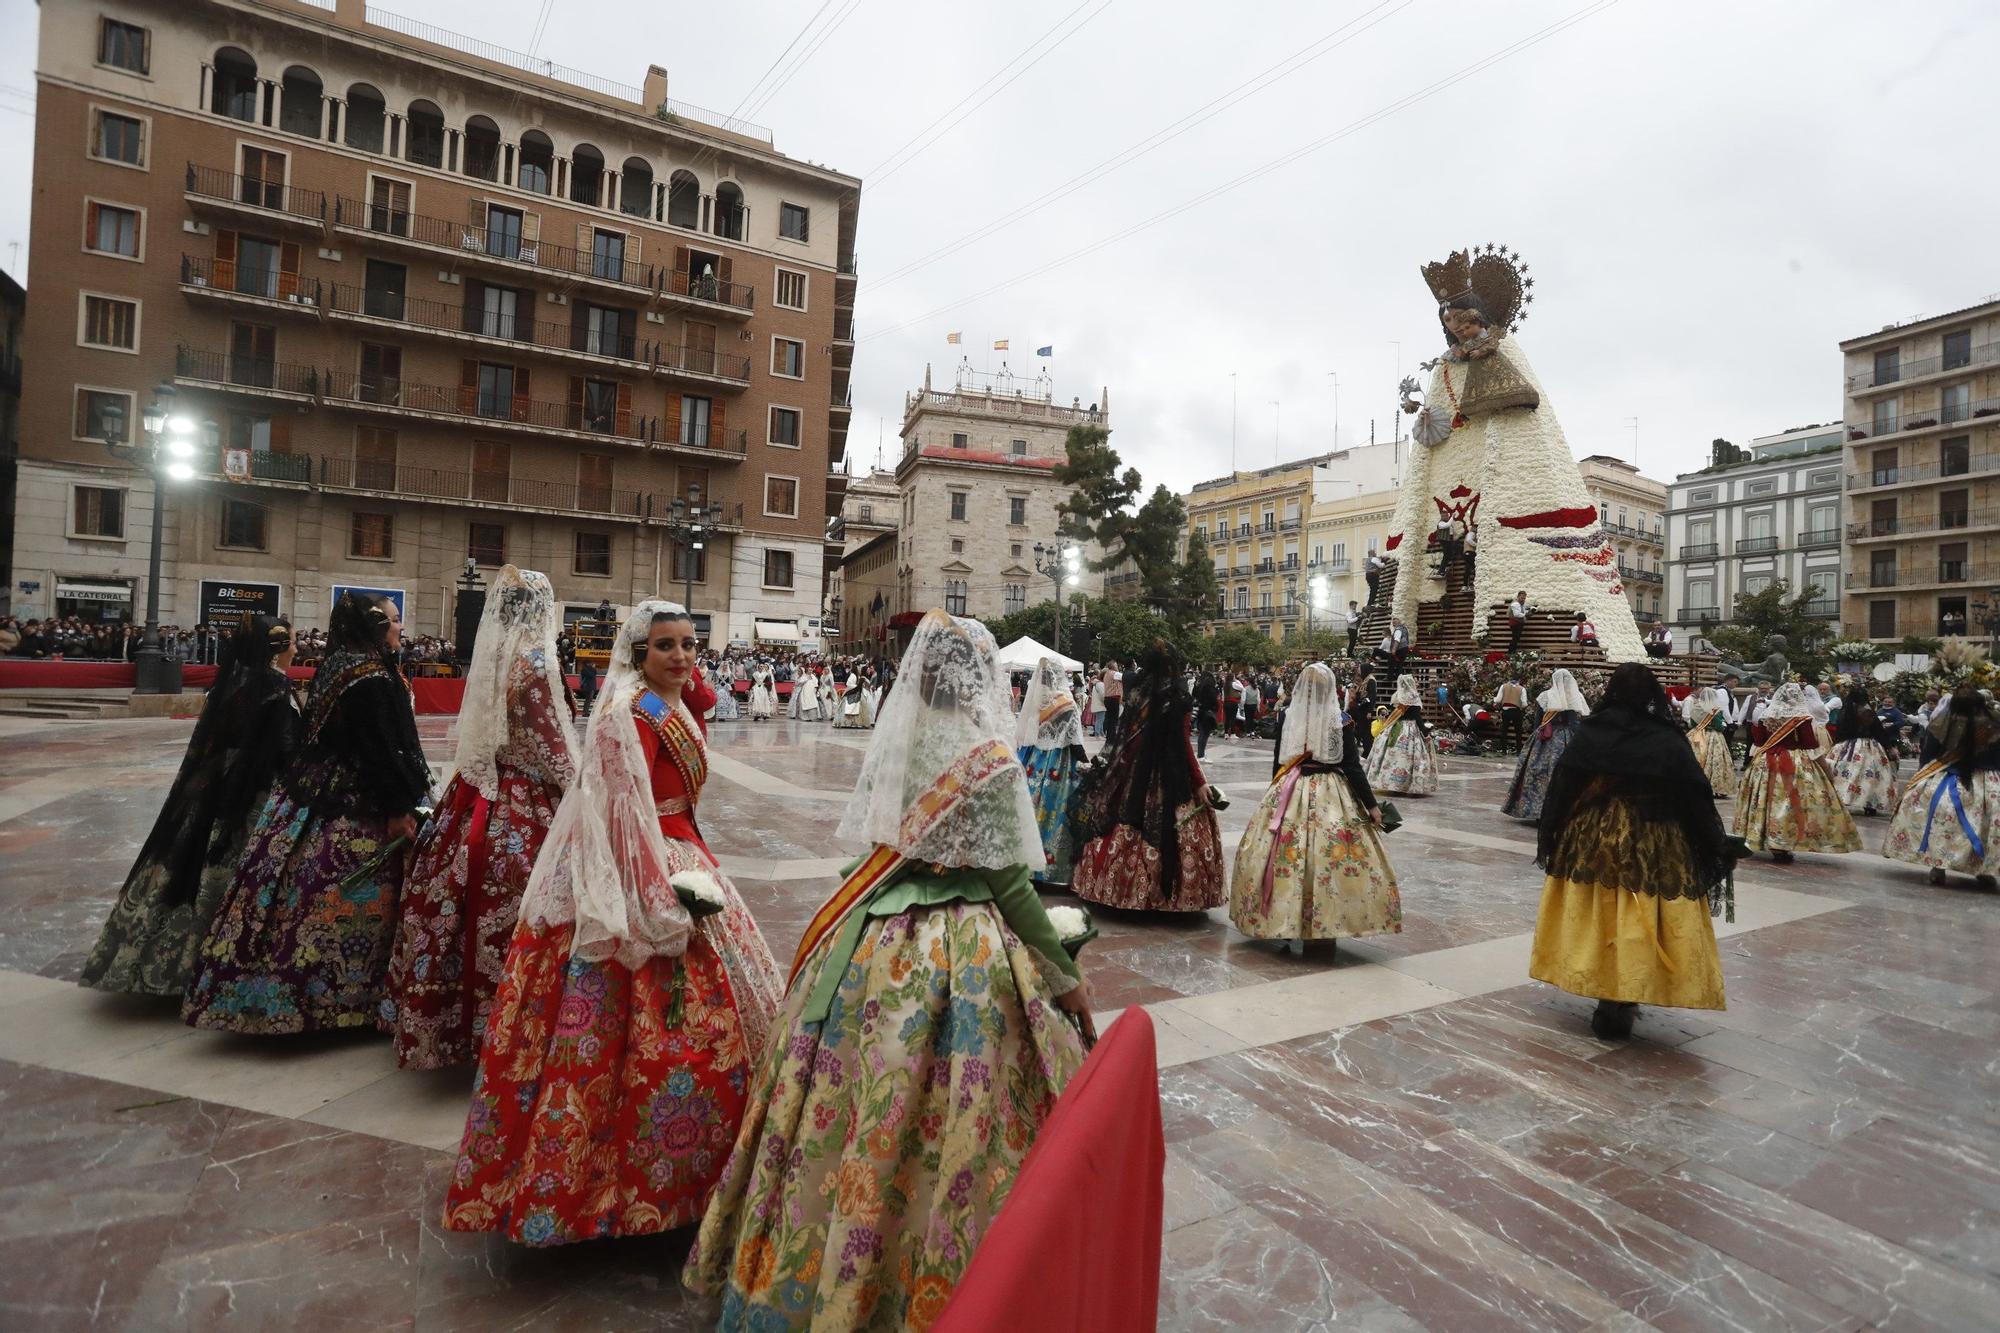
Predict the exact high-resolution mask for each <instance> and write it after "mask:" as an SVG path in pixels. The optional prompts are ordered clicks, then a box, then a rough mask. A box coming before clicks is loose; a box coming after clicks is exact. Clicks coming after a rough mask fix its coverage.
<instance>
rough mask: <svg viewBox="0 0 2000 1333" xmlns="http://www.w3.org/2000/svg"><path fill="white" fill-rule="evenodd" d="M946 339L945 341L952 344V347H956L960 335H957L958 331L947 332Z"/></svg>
mask: <svg viewBox="0 0 2000 1333" xmlns="http://www.w3.org/2000/svg"><path fill="white" fill-rule="evenodd" d="M944 340H945V342H946V343H947V344H948V345H950V346H952V347H956V346H958V335H957V334H956V333H947V334H945V335H944Z"/></svg>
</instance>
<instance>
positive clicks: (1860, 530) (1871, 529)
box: [1847, 509, 2000, 541]
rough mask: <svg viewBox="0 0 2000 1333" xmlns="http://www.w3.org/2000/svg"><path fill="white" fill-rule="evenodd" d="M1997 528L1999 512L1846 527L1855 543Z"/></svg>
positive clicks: (1958, 512) (1958, 513)
mask: <svg viewBox="0 0 2000 1333" xmlns="http://www.w3.org/2000/svg"><path fill="white" fill-rule="evenodd" d="M1996 524H2000V509H1979V510H1969V509H1957V510H1952V511H1951V512H1949V513H1943V514H1937V515H1931V514H1918V515H1911V516H1909V517H1907V518H1871V519H1868V520H1866V521H1864V522H1861V523H1850V524H1848V525H1847V535H1848V537H1849V538H1851V539H1853V540H1855V541H1866V540H1868V539H1869V538H1871V537H1915V536H1921V535H1923V534H1925V533H1932V532H1960V531H1963V530H1965V529H1967V528H1984V527H1991V526H1994V525H1996Z"/></svg>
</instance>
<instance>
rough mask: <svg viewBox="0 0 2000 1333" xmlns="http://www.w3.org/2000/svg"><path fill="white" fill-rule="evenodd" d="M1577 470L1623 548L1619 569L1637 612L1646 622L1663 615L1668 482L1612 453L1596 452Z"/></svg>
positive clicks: (1608, 532) (1608, 531)
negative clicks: (1651, 475)
mask: <svg viewBox="0 0 2000 1333" xmlns="http://www.w3.org/2000/svg"><path fill="white" fill-rule="evenodd" d="M1576 470H1577V471H1578V472H1580V473H1582V474H1583V488H1584V489H1585V490H1586V491H1588V492H1589V493H1590V499H1591V502H1592V503H1593V504H1595V505H1596V506H1597V512H1598V515H1599V519H1600V522H1602V524H1603V526H1604V533H1605V535H1606V536H1607V537H1609V538H1611V545H1612V547H1613V549H1614V550H1616V552H1617V553H1618V575H1619V578H1620V580H1621V581H1622V582H1623V583H1624V585H1625V598H1626V600H1627V601H1629V602H1630V603H1631V604H1632V616H1633V618H1634V619H1636V620H1637V621H1638V622H1639V623H1640V624H1641V625H1649V624H1651V623H1652V622H1654V621H1656V620H1659V619H1661V618H1662V617H1663V616H1664V615H1665V614H1666V604H1665V589H1666V581H1667V573H1666V559H1667V521H1666V510H1667V484H1666V483H1665V482H1664V481H1655V480H1654V479H1653V478H1651V477H1648V476H1644V475H1642V474H1641V473H1640V471H1639V469H1638V468H1637V467H1635V466H1634V465H1633V464H1631V463H1628V462H1626V461H1625V460H1624V459H1622V458H1613V457H1612V456H1611V455H1609V454H1592V455H1590V457H1588V458H1585V459H1583V460H1582V461H1580V462H1579V463H1578V464H1577V465H1576Z"/></svg>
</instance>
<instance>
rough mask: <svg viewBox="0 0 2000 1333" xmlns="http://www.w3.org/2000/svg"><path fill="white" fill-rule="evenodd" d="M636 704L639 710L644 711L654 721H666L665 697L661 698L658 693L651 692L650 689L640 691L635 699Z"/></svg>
mask: <svg viewBox="0 0 2000 1333" xmlns="http://www.w3.org/2000/svg"><path fill="white" fill-rule="evenodd" d="M636 706H637V707H638V709H639V711H640V712H642V713H644V714H645V715H646V716H647V717H650V718H651V719H653V721H655V722H664V721H666V718H667V701H666V700H665V699H662V698H661V697H660V696H659V695H657V694H655V693H653V692H652V691H651V690H643V691H641V692H640V694H639V698H638V699H637V700H636Z"/></svg>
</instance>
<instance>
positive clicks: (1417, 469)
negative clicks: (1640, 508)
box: [1387, 245, 1646, 662]
mask: <svg viewBox="0 0 2000 1333" xmlns="http://www.w3.org/2000/svg"><path fill="white" fill-rule="evenodd" d="M1519 261H1520V257H1519V256H1518V255H1515V254H1513V253H1510V252H1509V251H1507V250H1505V249H1502V248H1500V247H1497V246H1492V245H1488V246H1486V247H1484V248H1483V249H1480V250H1476V251H1464V250H1460V251H1458V252H1456V253H1454V254H1453V255H1452V256H1451V257H1450V258H1449V259H1447V260H1445V261H1444V262H1443V263H1438V264H1426V265H1425V266H1424V269H1423V274H1424V281H1425V282H1426V283H1427V284H1428V285H1429V286H1430V289H1431V295H1432V296H1433V297H1434V298H1435V299H1436V301H1437V308H1438V323H1439V325H1440V326H1441V327H1442V329H1443V332H1444V337H1445V352H1444V355H1442V356H1440V357H1439V358H1438V359H1437V360H1436V361H1433V362H1430V363H1429V364H1428V366H1427V368H1428V369H1429V370H1430V371H1431V381H1430V388H1429V389H1428V390H1427V391H1426V392H1425V394H1424V398H1423V401H1422V402H1421V403H1419V402H1418V401H1417V399H1416V397H1415V387H1416V386H1415V383H1414V381H1405V384H1404V394H1405V397H1404V403H1403V407H1404V409H1405V410H1406V411H1409V412H1413V413H1416V415H1417V420H1416V423H1415V424H1414V426H1413V427H1412V430H1411V434H1412V435H1413V436H1414V437H1415V438H1416V440H1417V441H1418V447H1417V448H1415V449H1414V450H1413V452H1412V457H1411V459H1410V463H1409V466H1408V468H1407V470H1406V475H1405V476H1404V479H1403V487H1402V494H1401V496H1400V497H1399V499H1398V501H1397V505H1396V515H1395V519H1394V520H1393V522H1392V524H1391V527H1390V535H1389V539H1388V543H1387V546H1388V552H1389V554H1390V555H1391V556H1392V557H1394V558H1395V559H1396V560H1397V562H1398V568H1397V575H1396V588H1395V599H1394V602H1393V603H1392V605H1391V607H1390V613H1391V614H1392V615H1394V616H1397V617H1399V618H1401V619H1402V620H1403V621H1404V623H1406V624H1411V625H1414V624H1416V623H1417V621H1418V616H1417V609H1418V606H1419V605H1420V604H1421V603H1422V602H1425V601H1431V600H1436V599H1438V598H1440V597H1442V596H1443V595H1444V591H1445V588H1444V584H1443V583H1442V582H1441V581H1440V579H1439V577H1438V576H1437V575H1435V574H1433V573H1432V571H1431V568H1430V562H1429V561H1427V560H1425V559H1424V555H1425V544H1426V543H1427V542H1428V541H1429V540H1430V534H1431V533H1432V532H1433V531H1434V530H1435V529H1436V527H1437V526H1438V525H1439V523H1440V522H1443V523H1450V522H1451V521H1453V520H1457V521H1459V522H1462V523H1463V524H1464V525H1465V527H1466V529H1467V530H1468V531H1470V532H1471V533H1472V534H1473V535H1474V537H1473V539H1474V541H1475V542H1476V544H1477V547H1478V551H1479V557H1478V560H1477V562H1476V565H1475V567H1474V582H1473V606H1474V607H1475V615H1474V625H1475V628H1476V629H1483V628H1484V626H1485V621H1486V613H1487V612H1488V611H1489V610H1492V609H1495V608H1498V607H1500V606H1503V605H1504V604H1506V603H1507V602H1508V601H1509V600H1510V599H1512V597H1513V596H1514V594H1515V593H1516V592H1517V591H1519V590H1520V589H1523V588H1525V589H1527V590H1528V600H1529V601H1530V602H1531V603H1532V604H1534V606H1535V607H1536V608H1537V611H1538V612H1548V611H1558V612H1562V613H1566V615H1573V614H1574V613H1575V612H1579V611H1581V612H1583V613H1584V615H1585V616H1586V617H1587V618H1588V619H1589V620H1590V621H1591V623H1592V624H1593V625H1595V627H1596V629H1597V637H1598V642H1599V643H1600V644H1601V645H1602V646H1603V648H1604V653H1605V655H1606V656H1607V657H1608V658H1609V659H1610V660H1611V661H1613V662H1639V661H1644V660H1645V656H1646V652H1645V648H1644V646H1643V645H1642V643H1641V641H1640V637H1639V626H1638V622H1637V621H1635V620H1634V619H1633V617H1632V608H1631V605H1630V604H1629V603H1628V602H1627V601H1626V599H1625V585H1624V583H1623V581H1622V580H1621V579H1620V578H1619V575H1618V562H1617V556H1616V554H1615V552H1614V549H1613V547H1612V545H1611V541H1610V539H1609V537H1608V536H1607V535H1606V534H1605V532H1604V529H1603V526H1602V524H1601V522H1600V520H1599V515H1598V510H1597V505H1596V503H1595V502H1594V501H1592V500H1591V498H1590V494H1589V492H1588V491H1586V490H1585V489H1584V484H1583V476H1582V474H1581V473H1579V472H1578V471H1577V466H1576V460H1575V458H1573V457H1572V456H1571V454H1570V451H1569V444H1568V442H1567V441H1566V440H1564V438H1563V433H1562V426H1561V425H1560V424H1559V423H1558V422H1557V421H1556V417H1555V412H1554V410H1553V409H1552V408H1551V407H1550V406H1549V403H1548V399H1547V395H1546V394H1545V393H1544V392H1543V390H1542V386H1541V382H1540V381H1539V380H1537V379H1536V378H1535V372H1534V370H1533V368H1532V367H1531V366H1529V364H1528V359H1527V357H1526V356H1525V355H1524V354H1523V353H1522V351H1521V347H1520V344H1519V342H1518V340H1516V339H1515V338H1513V337H1512V336H1511V335H1512V334H1513V332H1514V330H1515V329H1516V328H1518V327H1519V325H1520V322H1521V320H1522V319H1523V318H1524V317H1525V312H1526V308H1527V305H1528V303H1529V302H1531V301H1532V300H1534V295H1533V291H1532V288H1533V287H1534V279H1532V278H1530V277H1528V276H1527V273H1528V268H1527V265H1525V264H1522V263H1520V262H1519Z"/></svg>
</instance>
